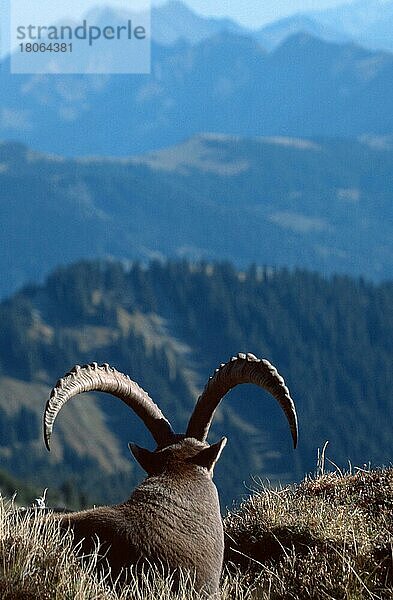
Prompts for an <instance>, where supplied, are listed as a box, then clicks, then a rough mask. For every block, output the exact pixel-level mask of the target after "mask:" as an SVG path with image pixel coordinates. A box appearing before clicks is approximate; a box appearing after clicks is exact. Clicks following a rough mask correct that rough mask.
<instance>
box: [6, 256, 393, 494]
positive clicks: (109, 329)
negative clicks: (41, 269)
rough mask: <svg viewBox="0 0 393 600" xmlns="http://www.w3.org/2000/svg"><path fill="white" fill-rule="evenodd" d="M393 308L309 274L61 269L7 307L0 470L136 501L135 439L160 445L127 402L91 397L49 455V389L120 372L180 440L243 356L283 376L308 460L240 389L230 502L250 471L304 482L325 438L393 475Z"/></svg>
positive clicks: (337, 455)
mask: <svg viewBox="0 0 393 600" xmlns="http://www.w3.org/2000/svg"><path fill="white" fill-rule="evenodd" d="M392 311H393V286H392V284H391V283H385V284H380V285H374V284H371V283H366V282H365V281H363V280H353V279H350V278H346V277H334V278H331V279H329V280H326V279H323V278H322V277H320V276H318V275H316V274H312V273H308V272H293V273H291V272H289V271H286V270H278V271H271V270H263V269H262V270H261V269H257V268H255V267H252V268H250V269H248V270H247V271H244V272H239V271H237V270H235V269H234V268H233V267H232V266H230V265H225V264H222V265H212V264H199V265H191V264H188V263H186V262H181V263H167V264H162V263H158V262H154V263H152V264H151V265H150V266H149V268H142V267H141V266H140V265H138V264H135V265H134V266H133V267H132V268H131V269H125V268H124V267H122V266H121V265H120V264H119V263H115V262H110V263H100V262H92V263H89V262H85V263H79V264H77V265H74V266H72V267H69V268H64V269H60V270H58V271H56V272H54V273H53V274H52V275H51V276H50V277H49V278H48V280H47V281H46V282H45V284H44V285H42V286H31V287H29V288H26V289H24V290H22V291H21V292H20V293H18V294H17V295H15V296H14V297H13V298H12V299H10V300H8V301H5V302H3V303H2V304H1V305H0V411H1V419H0V423H1V438H0V458H1V464H2V466H3V468H5V469H7V470H8V471H10V472H11V473H13V475H15V476H18V477H23V478H29V479H30V480H31V481H33V482H34V483H35V484H36V485H39V486H42V485H43V486H45V487H49V488H51V487H53V486H58V485H61V484H64V482H68V484H67V485H69V484H70V483H72V484H73V485H74V486H77V487H78V488H79V489H80V490H81V491H82V492H83V493H84V494H85V495H87V496H88V497H89V498H91V501H93V502H94V501H96V502H102V501H115V500H120V499H124V498H125V497H126V496H127V495H128V494H129V492H130V490H131V488H132V486H133V485H134V484H135V482H136V481H137V480H138V478H139V477H140V476H141V473H140V471H137V469H136V467H134V463H133V462H132V461H131V460H130V457H129V456H128V452H127V443H128V442H129V441H135V442H137V443H139V444H142V445H143V444H145V445H146V446H147V447H152V440H151V439H150V437H149V435H148V434H147V432H146V431H145V430H144V428H143V427H142V426H141V424H140V422H139V420H138V419H137V418H136V417H135V416H134V415H132V414H130V411H128V410H127V408H126V407H125V406H123V404H122V403H121V402H119V401H118V400H116V399H114V398H110V397H109V396H106V395H104V396H103V397H100V398H99V397H98V396H95V395H94V394H93V395H91V396H88V397H87V398H78V399H76V400H74V401H73V402H72V403H70V405H69V406H67V407H66V408H65V410H64V411H62V414H61V415H60V417H59V419H58V422H56V427H55V432H54V439H53V444H52V446H53V451H52V453H51V455H48V453H47V452H46V450H44V447H43V443H42V439H41V418H42V411H43V408H44V404H45V400H46V398H47V395H48V393H49V389H50V387H51V386H53V385H54V383H55V382H56V380H57V379H58V378H59V377H60V376H61V375H63V374H64V373H65V372H66V371H67V370H68V369H70V368H71V367H72V366H73V365H74V364H76V363H78V364H84V363H89V362H92V361H97V362H109V363H112V364H113V365H114V366H116V367H117V368H118V369H120V370H122V371H124V372H126V373H128V374H129V375H130V376H131V377H132V378H133V379H135V380H136V381H138V382H139V383H140V385H142V387H144V388H145V389H146V390H147V391H148V392H149V393H150V394H151V396H152V397H153V398H154V399H155V401H156V402H157V403H159V404H160V406H161V407H162V409H163V411H164V413H165V414H166V415H167V416H168V418H169V419H170V420H171V421H172V424H173V426H174V428H175V429H176V430H177V431H180V432H181V431H184V430H185V427H186V424H187V420H188V418H189V416H190V413H191V410H192V407H193V406H194V404H195V401H196V398H197V396H198V394H199V393H200V391H201V389H202V388H203V386H204V384H205V383H206V381H207V379H208V377H209V375H210V374H211V372H212V371H213V370H214V369H215V368H216V367H217V366H218V365H219V364H220V363H221V362H223V361H226V360H228V359H229V358H230V356H231V355H233V354H235V353H236V352H239V351H251V352H253V353H255V354H256V355H259V356H261V357H267V358H269V359H270V360H271V361H272V362H273V363H274V364H276V365H277V367H278V368H279V370H280V372H281V373H282V374H283V376H284V377H285V379H286V381H287V383H288V385H289V387H290V389H291V391H292V395H293V397H294V399H295V402H296V404H297V408H298V413H299V421H300V444H299V448H298V449H297V450H296V452H294V451H293V450H292V448H291V440H290V435H289V430H288V427H287V423H286V421H285V419H284V417H283V415H282V413H281V411H280V409H279V407H278V406H276V403H275V402H274V401H273V400H272V399H271V398H270V397H268V395H267V394H264V393H263V392H262V391H260V390H258V389H254V388H253V387H250V386H240V388H237V389H236V390H234V391H233V392H232V393H231V394H230V395H229V396H228V397H227V398H226V399H225V400H224V401H223V403H222V406H221V408H220V410H219V412H218V415H217V418H216V419H215V422H214V424H213V427H212V430H211V435H210V440H212V441H213V440H217V439H218V438H219V437H220V436H221V435H223V434H225V435H227V436H228V438H229V443H228V445H227V447H226V448H225V451H224V453H223V456H222V458H221V460H220V463H219V465H218V467H217V469H216V481H217V483H218V487H219V489H220V491H221V497H222V501H223V504H224V506H225V505H226V504H229V505H230V504H231V502H232V500H233V499H234V498H239V497H241V496H242V495H243V494H244V493H245V490H246V488H245V486H244V482H246V484H249V481H250V475H255V476H261V477H267V478H269V479H270V480H271V481H273V482H274V481H278V480H280V481H282V482H289V481H294V480H298V479H299V478H300V477H302V475H303V474H304V473H305V472H308V471H310V470H312V469H313V465H314V463H315V457H316V454H317V449H318V448H321V447H322V446H323V445H324V443H325V441H326V440H329V442H330V448H331V450H330V452H331V454H332V456H333V457H334V459H335V461H336V462H337V463H338V464H339V465H340V466H341V465H344V466H345V465H347V464H348V460H351V461H352V463H353V464H364V463H367V462H368V461H369V460H371V461H372V464H373V465H375V466H376V465H383V464H389V462H390V460H391V457H392V455H393V446H392V444H393V439H392V435H391V423H390V421H389V418H388V417H389V415H390V414H391V411H392V405H391V402H392V399H391V397H390V394H389V390H391V389H392V386H393V381H392V377H393V364H392V360H393V359H392V357H393V352H392V340H393V312H392ZM233 465H236V469H234V467H233Z"/></svg>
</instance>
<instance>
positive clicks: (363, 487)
mask: <svg viewBox="0 0 393 600" xmlns="http://www.w3.org/2000/svg"><path fill="white" fill-rule="evenodd" d="M226 534H227V549H226V561H227V562H229V561H233V562H234V563H235V564H236V565H237V566H238V567H240V568H241V569H242V570H243V572H244V573H246V574H247V577H248V579H249V581H250V583H252V584H253V585H254V586H256V591H255V594H254V598H259V599H261V600H298V599H303V598H307V599H310V600H312V599H315V600H320V599H321V600H322V599H331V600H360V599H363V598H364V599H366V598H367V599H375V600H377V599H381V600H388V599H393V560H392V557H393V469H384V470H375V471H362V470H358V471H357V472H356V474H348V475H342V474H341V473H328V474H324V475H322V476H320V477H318V478H316V479H311V478H307V479H306V480H305V481H304V482H303V483H301V484H300V485H299V486H296V487H288V488H285V489H282V490H279V491H277V490H269V489H266V488H265V489H262V490H261V491H260V492H259V493H257V494H255V495H253V496H252V497H251V498H250V499H249V500H248V501H247V502H245V503H244V504H242V505H241V506H240V508H239V509H238V511H236V512H233V513H232V514H230V515H228V517H227V518H226Z"/></svg>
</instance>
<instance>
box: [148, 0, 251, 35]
mask: <svg viewBox="0 0 393 600" xmlns="http://www.w3.org/2000/svg"><path fill="white" fill-rule="evenodd" d="M151 24H152V39H153V40H154V41H155V42H156V43H157V44H163V45H170V44H174V43H176V42H179V41H180V40H186V41H187V42H190V43H192V44H195V43H198V42H200V41H202V40H204V39H206V38H209V37H212V36H214V35H217V34H219V33H222V32H224V31H227V32H231V33H238V34H244V35H249V33H250V32H249V30H248V29H246V28H243V27H242V26H241V25H239V24H238V23H236V22H235V21H232V20H231V19H225V18H221V19H215V18H212V17H210V18H208V17H202V16H201V15H198V14H197V13H195V12H194V11H192V10H191V9H190V8H189V7H188V6H187V5H186V4H184V3H183V2H179V1H178V0H169V1H168V2H166V3H165V4H162V5H160V6H153V7H152V12H151Z"/></svg>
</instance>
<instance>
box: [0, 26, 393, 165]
mask: <svg viewBox="0 0 393 600" xmlns="http://www.w3.org/2000/svg"><path fill="white" fill-rule="evenodd" d="M3 66H4V65H3ZM0 87H1V90H2V93H1V97H0V137H1V138H3V139H14V140H19V141H23V142H25V143H28V144H29V145H31V146H32V147H33V148H35V149H37V150H41V151H45V152H56V153H59V154H64V155H68V156H70V155H71V156H72V155H129V154H135V153H140V152H146V151H149V150H152V149H158V148H162V147H165V146H167V145H169V144H173V143H178V142H180V141H182V140H184V139H185V138H187V137H189V136H192V135H194V134H196V133H200V132H204V131H215V132H219V133H226V134H236V135H246V136H254V135H282V136H296V137H304V136H314V135H330V136H345V137H353V136H358V135H362V134H373V135H387V134H392V133H393V111H392V110H391V102H390V101H389V99H390V98H392V97H393V55H390V54H387V53H382V52H378V53H373V52H370V51H368V50H364V49H362V48H359V47H356V46H353V45H338V44H333V43H328V42H324V41H321V40H319V39H317V38H314V37H310V36H308V35H303V34H298V35H295V36H292V37H290V38H287V39H286V41H285V42H283V44H281V45H280V46H279V47H278V48H277V49H276V50H275V51H273V52H271V53H269V54H268V53H267V52H265V51H264V50H263V49H262V48H261V46H259V45H258V43H257V42H256V41H255V40H251V39H249V38H247V37H242V36H237V35H234V34H229V33H222V34H220V35H218V36H215V37H213V38H208V39H207V40H204V41H202V42H200V43H199V44H196V45H193V46H190V45H188V44H186V42H179V43H178V44H177V45H175V46H170V47H162V46H154V48H153V71H152V74H151V75H143V76H141V75H135V76H121V75H117V76H104V75H103V76H99V75H97V76H90V77H86V76H78V75H74V76H72V75H67V76H53V75H51V76H45V75H43V76H35V77H30V76H22V75H20V76H17V75H9V74H7V70H6V67H5V68H3V70H2V72H1V73H0ZM234 115H236V118H235V117H234Z"/></svg>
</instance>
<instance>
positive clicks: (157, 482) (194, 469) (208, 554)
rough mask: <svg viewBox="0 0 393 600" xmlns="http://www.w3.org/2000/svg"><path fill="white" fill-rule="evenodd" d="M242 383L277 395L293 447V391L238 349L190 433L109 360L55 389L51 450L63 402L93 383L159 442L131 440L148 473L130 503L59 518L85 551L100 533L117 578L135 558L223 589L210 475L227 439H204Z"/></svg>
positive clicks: (47, 429) (211, 592)
mask: <svg viewBox="0 0 393 600" xmlns="http://www.w3.org/2000/svg"><path fill="white" fill-rule="evenodd" d="M241 383H254V384H256V385H258V386H260V387H262V388H263V389H265V390H267V391H269V392H270V393H271V394H272V395H273V396H274V397H275V398H276V400H277V401H278V402H279V404H280V406H281V407H282V409H283V410H284V413H285V415H286V417H287V419H288V422H289V426H290V430H291V433H292V438H293V442H294V446H295V447H296V443H297V435H298V430H297V417H296V410H295V405H294V403H293V400H292V399H291V396H290V394H289V390H288V388H287V387H286V385H285V382H284V380H283V378H282V377H281V376H280V375H279V374H278V372H277V371H276V369H275V368H274V367H273V366H272V365H271V364H270V363H269V362H268V361H267V360H259V359H257V358H256V357H255V356H254V355H252V354H247V355H245V354H238V355H237V357H234V358H232V359H231V360H230V361H229V362H228V363H225V364H222V365H221V366H220V368H219V369H217V370H216V372H215V373H214V375H213V376H212V377H211V378H210V379H209V381H208V383H207V385H206V387H205V389H204V391H203V392H202V394H201V396H200V397H199V399H198V402H197V404H196V406H195V409H194V411H193V414H192V415H191V418H190V421H189V423H188V427H187V430H186V433H185V434H176V433H175V432H174V431H173V429H172V427H171V425H170V423H169V421H168V420H167V419H166V418H165V417H164V415H163V414H162V412H161V411H160V409H159V408H158V406H156V404H154V402H153V400H152V399H151V398H150V397H149V395H148V394H147V393H146V392H145V391H144V390H142V389H141V388H140V387H139V386H138V384H136V383H135V382H133V381H131V379H130V378H129V377H128V376H126V375H123V374H122V373H119V372H118V371H116V370H115V369H113V368H112V367H110V366H109V365H102V366H98V365H97V364H96V363H93V364H92V365H88V366H85V367H78V366H77V367H75V368H74V369H73V370H72V371H71V372H70V373H68V374H67V375H66V376H65V377H64V379H61V380H60V381H59V382H58V383H57V385H56V387H55V388H54V389H53V390H52V393H51V397H50V398H49V400H48V402H47V405H46V409H45V414H44V438H45V443H46V446H47V448H48V449H49V442H50V438H51V434H52V428H53V424H54V421H55V419H56V416H57V414H58V412H59V411H60V409H61V407H62V406H63V405H64V404H65V403H66V402H67V401H68V400H69V399H70V398H72V397H73V396H75V395H76V394H79V393H81V392H87V391H91V390H96V391H101V392H108V393H111V394H113V395H115V396H117V397H118V398H120V399H121V400H123V402H125V403H126V404H127V405H128V406H129V407H130V408H132V409H133V410H134V411H135V412H136V413H137V415H138V416H139V417H140V418H141V419H142V420H143V422H144V423H145V425H146V427H147V428H148V429H149V431H150V432H151V434H152V435H153V437H154V439H155V441H156V443H157V448H156V449H155V450H154V451H153V452H152V451H149V450H146V449H144V448H141V447H139V446H137V445H135V444H130V445H129V447H130V450H131V452H132V453H133V455H134V456H135V458H136V460H137V461H138V462H139V464H140V465H141V466H142V468H143V469H144V470H145V471H146V473H147V477H146V479H145V480H144V481H143V482H142V483H141V484H140V485H139V486H138V487H137V488H136V489H135V490H134V492H133V493H132V495H131V497H130V498H129V499H128V500H127V501H126V502H124V503H122V504H118V505H116V506H104V507H99V508H93V509H90V510H86V511H81V512H78V513H70V514H67V515H62V516H61V517H58V518H60V519H61V523H62V525H64V526H67V527H70V528H71V529H72V530H73V533H74V539H75V542H81V545H82V550H83V552H86V553H90V552H91V551H92V549H93V547H94V545H96V544H97V538H98V539H99V541H100V544H101V545H100V549H101V551H103V552H104V553H105V559H106V561H107V564H108V565H109V567H110V569H111V574H112V577H113V578H114V579H116V578H117V577H118V576H119V575H121V574H122V573H125V572H126V571H127V568H129V567H130V566H131V565H135V566H136V568H145V567H146V566H147V565H157V566H159V567H161V568H163V569H164V572H166V573H171V574H174V575H175V577H174V581H176V580H178V577H179V573H180V572H183V573H184V574H188V575H189V576H190V579H191V580H193V581H194V585H195V588H196V589H197V590H198V591H204V592H205V593H206V594H207V595H208V596H211V597H213V596H216V595H217V594H218V590H219V581H220V575H221V570H222V562H223V552H224V534H223V527H222V520H221V516H220V505H219V499H218V494H217V489H216V487H215V485H214V483H213V481H212V476H213V469H214V465H215V463H216V462H217V460H218V458H219V456H220V454H221V451H222V449H223V447H224V446H225V444H226V438H222V439H221V440H220V441H219V442H218V443H216V444H213V445H209V444H208V443H207V441H206V439H207V436H208V432H209V429H210V425H211V422H212V419H213V416H214V413H215V410H216V408H217V406H218V404H219V403H220V401H221V399H222V398H223V397H224V396H225V394H226V393H227V392H228V391H229V390H230V389H231V388H233V387H235V386H236V385H238V384H241Z"/></svg>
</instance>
